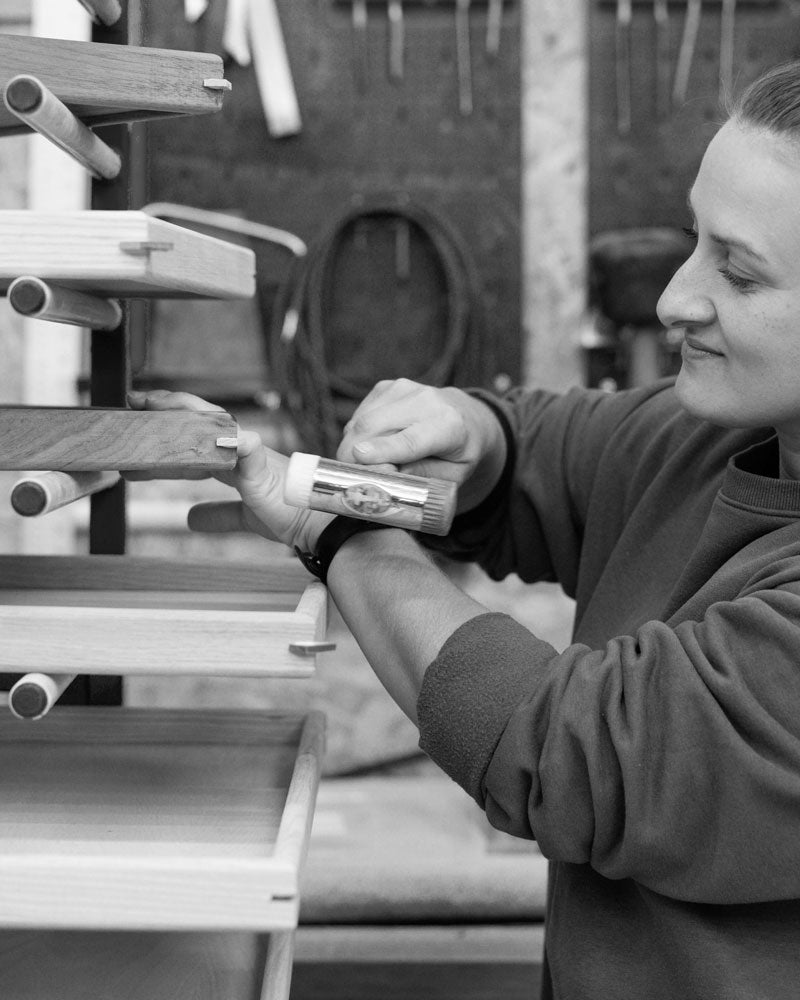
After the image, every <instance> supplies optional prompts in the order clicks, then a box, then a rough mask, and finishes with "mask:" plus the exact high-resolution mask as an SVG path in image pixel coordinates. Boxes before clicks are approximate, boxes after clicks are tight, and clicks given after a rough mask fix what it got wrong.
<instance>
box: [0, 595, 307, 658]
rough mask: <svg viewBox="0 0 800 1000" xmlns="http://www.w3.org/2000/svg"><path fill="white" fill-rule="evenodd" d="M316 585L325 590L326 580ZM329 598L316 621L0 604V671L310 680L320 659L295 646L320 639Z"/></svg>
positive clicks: (294, 615)
mask: <svg viewBox="0 0 800 1000" xmlns="http://www.w3.org/2000/svg"><path fill="white" fill-rule="evenodd" d="M309 587H312V588H314V589H315V590H316V591H321V592H322V594H324V593H325V588H324V587H323V585H322V584H321V583H318V582H316V583H310V584H309ZM322 594H320V598H319V599H318V600H315V601H314V604H315V605H316V608H317V611H318V616H319V617H317V618H316V619H315V618H312V617H310V616H309V615H307V614H299V613H298V612H297V611H251V610H236V609H230V608H229V609H219V610H218V609H212V608H206V609H204V610H185V609H182V608H176V607H168V608H126V607H107V608H104V607H59V606H36V605H22V604H19V603H14V604H7V605H3V604H0V637H2V638H0V672H6V673H8V672H11V673H13V672H18V671H19V665H20V664H24V665H25V670H26V671H41V672H43V673H75V674H100V675H125V674H146V675H154V674H171V675H173V674H182V675H204V676H217V677H267V676H272V677H276V676H279V677H307V676H309V675H310V674H311V673H312V672H313V667H314V661H313V657H304V656H302V655H299V654H297V653H294V652H292V651H291V649H290V646H292V645H295V644H298V643H304V642H313V641H315V640H316V639H317V638H318V637H319V635H320V631H322V630H323V626H322V625H321V624H320V617H322V616H324V612H325V601H324V600H323V599H322ZM1 599H2V592H0V600H1ZM32 637H35V640H34V639H33V638H32Z"/></svg>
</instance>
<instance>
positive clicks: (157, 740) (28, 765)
mask: <svg viewBox="0 0 800 1000" xmlns="http://www.w3.org/2000/svg"><path fill="white" fill-rule="evenodd" d="M323 732H324V722H323V718H322V716H321V715H320V714H319V713H311V714H309V715H308V716H305V717H301V716H296V715H287V714H279V713H270V712H249V711H240V712H231V711H229V712H212V711H208V712H201V711H192V710H186V711H177V712H174V711H158V710H135V709H99V708H92V709H73V708H56V709H55V710H54V711H53V712H51V713H50V715H49V716H47V718H46V719H43V720H42V721H40V722H36V723H25V722H20V721H19V720H14V719H8V720H6V721H5V722H4V723H3V725H2V727H0V761H2V766H1V767H0V801H2V803H3V808H2V811H1V812H0V836H2V848H3V849H2V851H1V852H0V927H4V928H19V927H25V928H42V929H45V928H49V929H84V930H86V929H98V930H99V929H102V930H171V931H180V930H217V931H219V930H240V931H245V930H246V931H275V930H277V931H282V930H291V929H293V928H294V927H295V926H296V925H297V917H298V908H299V901H298V882H299V878H300V874H301V871H302V867H303V864H304V860H305V854H306V850H307V846H308V839H309V831H310V827H311V819H312V815H313V808H314V800H315V797H316V791H317V786H318V782H319V773H320V758H321V754H322V744H323Z"/></svg>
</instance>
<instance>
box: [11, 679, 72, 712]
mask: <svg viewBox="0 0 800 1000" xmlns="http://www.w3.org/2000/svg"><path fill="white" fill-rule="evenodd" d="M74 680H75V675H74V674H39V673H31V674H25V676H24V677H20V679H19V680H18V681H17V682H16V684H14V686H13V687H12V688H11V690H10V691H9V692H8V707H9V708H10V709H11V711H12V713H13V714H14V715H16V716H17V718H18V719H41V718H42V716H43V715H47V713H48V712H49V711H50V709H51V708H52V707H53V705H55V703H56V702H57V701H58V699H59V698H60V697H61V695H62V694H63V693H64V692H65V691H66V689H67V688H68V687H69V685H70V684H71V683H72V682H73V681H74Z"/></svg>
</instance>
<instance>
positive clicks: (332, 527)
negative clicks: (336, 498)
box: [294, 514, 394, 583]
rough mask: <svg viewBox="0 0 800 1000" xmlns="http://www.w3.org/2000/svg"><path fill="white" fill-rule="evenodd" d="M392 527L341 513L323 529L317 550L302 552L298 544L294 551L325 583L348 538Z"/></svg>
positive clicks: (308, 568)
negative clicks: (334, 558) (363, 532)
mask: <svg viewBox="0 0 800 1000" xmlns="http://www.w3.org/2000/svg"><path fill="white" fill-rule="evenodd" d="M392 527H394V525H391V524H380V523H379V522H377V521H365V520H362V519H361V518H356V517H344V516H343V515H341V514H339V515H337V516H336V517H335V518H334V519H333V520H332V521H331V523H330V524H329V525H328V526H327V527H326V528H324V529H323V531H322V534H321V535H320V536H319V538H318V539H317V550H316V552H301V551H300V549H299V548H298V547H297V546H296V545H295V547H294V551H295V554H296V555H297V558H298V559H299V560H300V562H301V563H302V564H303V565H304V566H305V568H306V569H307V570H308V571H309V573H313V574H314V576H316V577H317V578H318V579H320V580H322V582H323V583H327V582H328V570H329V569H330V565H331V563H332V562H333V557H334V556H335V555H336V553H337V552H338V551H339V549H340V548H341V547H342V545H344V543H345V542H346V541H347V539H348V538H352V536H353V535H358V534H360V533H361V532H362V531H378V530H380V529H381V528H392Z"/></svg>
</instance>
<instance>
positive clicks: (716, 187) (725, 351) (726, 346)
mask: <svg viewBox="0 0 800 1000" xmlns="http://www.w3.org/2000/svg"><path fill="white" fill-rule="evenodd" d="M689 204H690V207H691V210H692V213H693V216H694V227H693V232H692V233H690V238H692V239H695V240H696V245H695V248H694V252H693V253H692V255H691V257H690V258H689V259H688V260H687V261H686V263H685V264H684V265H683V266H682V267H681V268H680V270H679V271H678V272H677V274H675V276H674V277H673V279H672V281H671V282H670V283H669V285H668V286H667V288H666V289H665V291H664V293H663V295H662V296H661V299H660V300H659V303H658V315H659V318H660V320H661V322H662V323H663V324H664V325H665V326H667V327H670V328H673V329H680V330H683V332H684V343H683V348H682V365H681V370H680V374H679V375H678V379H677V383H676V391H677V393H678V396H679V398H680V400H681V402H682V403H683V405H684V406H685V407H686V409H687V410H689V412H690V413H693V414H694V415H695V416H698V417H702V418H705V419H706V420H709V421H711V422H713V423H717V424H721V425H723V426H728V427H747V426H753V427H755V426H774V427H776V428H777V429H778V431H779V433H780V434H781V435H782V437H786V438H787V439H788V440H791V441H792V443H793V444H795V445H796V446H800V141H797V142H795V141H793V140H791V139H787V138H783V137H781V136H779V135H776V134H775V133H773V132H769V131H766V130H762V129H756V128H751V127H749V126H742V125H739V124H737V123H736V122H734V121H730V122H728V123H727V124H725V125H724V126H723V127H722V129H721V130H720V131H719V132H718V133H717V135H716V136H715V137H714V139H713V140H712V141H711V143H710V145H709V147H708V149H707V150H706V154H705V156H704V157H703V161H702V163H701V165H700V170H699V172H698V174H697V179H696V180H695V183H694V186H693V187H692V189H691V192H690V195H689Z"/></svg>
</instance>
